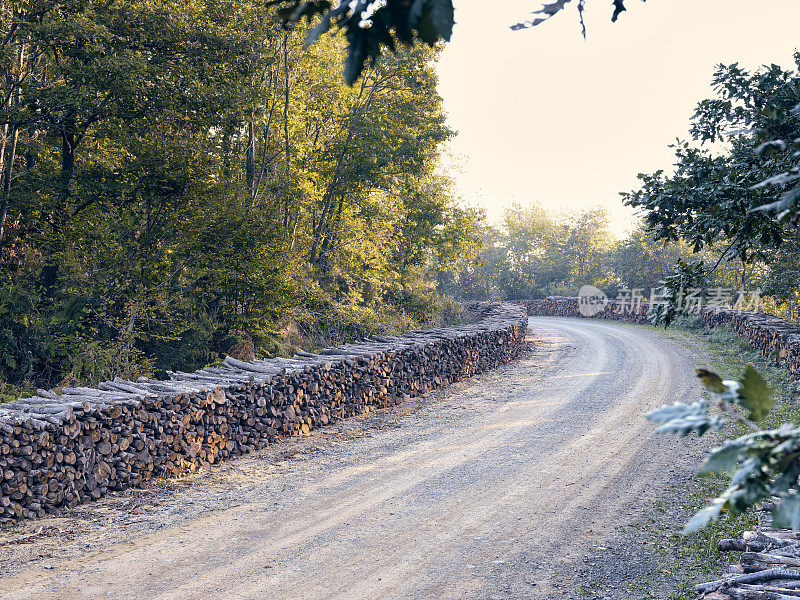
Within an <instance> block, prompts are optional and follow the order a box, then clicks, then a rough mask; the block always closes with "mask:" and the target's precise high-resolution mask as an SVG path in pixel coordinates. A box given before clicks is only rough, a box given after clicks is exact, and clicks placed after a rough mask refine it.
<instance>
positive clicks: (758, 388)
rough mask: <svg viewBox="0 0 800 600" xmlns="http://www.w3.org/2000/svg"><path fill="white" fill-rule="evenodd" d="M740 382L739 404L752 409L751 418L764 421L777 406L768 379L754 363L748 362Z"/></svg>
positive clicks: (749, 409)
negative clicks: (765, 379) (762, 375)
mask: <svg viewBox="0 0 800 600" xmlns="http://www.w3.org/2000/svg"><path fill="white" fill-rule="evenodd" d="M739 382H740V383H741V384H742V385H741V387H740V388H739V404H740V405H741V406H742V407H743V408H745V409H747V410H748V411H750V418H751V419H753V420H754V421H763V420H764V418H765V417H766V416H767V415H768V414H769V412H770V411H771V410H772V407H773V406H775V401H774V400H773V398H772V391H771V390H770V389H769V387H768V386H767V383H766V381H764V378H763V377H761V375H760V374H759V373H758V371H756V369H755V367H753V364H752V363H747V366H746V367H745V369H744V373H743V374H742V377H741V379H739Z"/></svg>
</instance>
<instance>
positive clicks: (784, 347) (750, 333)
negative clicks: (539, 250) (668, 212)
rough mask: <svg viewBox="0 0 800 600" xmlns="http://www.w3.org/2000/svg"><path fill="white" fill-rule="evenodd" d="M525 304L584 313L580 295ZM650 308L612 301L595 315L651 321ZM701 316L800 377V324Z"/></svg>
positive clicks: (705, 310)
mask: <svg viewBox="0 0 800 600" xmlns="http://www.w3.org/2000/svg"><path fill="white" fill-rule="evenodd" d="M521 303H522V304H523V305H524V306H525V308H526V309H527V311H528V314H530V315H547V316H552V317H580V316H581V314H580V312H579V311H578V299H577V298H564V297H557V296H553V297H550V298H545V299H543V300H524V301H522V302H521ZM648 310H649V306H648V303H647V302H643V303H642V305H641V308H640V310H638V311H633V310H631V306H630V303H619V302H614V301H612V302H609V303H608V305H607V306H606V307H605V309H604V310H603V311H601V312H600V313H598V314H597V315H595V316H594V318H597V319H612V320H615V321H625V322H628V323H649V322H650V317H649V316H648ZM697 316H699V317H700V318H701V319H702V320H703V323H704V324H705V325H706V327H707V328H709V329H711V328H714V327H716V326H718V325H722V324H729V325H730V326H731V327H732V328H733V329H734V330H735V331H736V333H737V335H738V336H739V337H741V338H744V339H746V340H747V341H749V342H750V343H751V344H752V345H753V347H755V348H757V349H758V350H759V351H760V352H761V353H762V354H763V355H764V356H767V357H770V358H773V359H774V360H775V361H776V362H778V363H779V364H782V365H783V366H785V367H786V369H787V370H788V371H789V376H790V377H791V378H792V379H798V378H800V327H798V326H797V325H794V324H792V323H788V322H787V321H784V320H783V319H781V318H778V317H773V316H772V315H766V314H762V313H756V312H749V311H743V310H732V309H726V308H716V307H702V308H701V309H700V310H699V311H698V312H697Z"/></svg>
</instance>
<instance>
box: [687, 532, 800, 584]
mask: <svg viewBox="0 0 800 600" xmlns="http://www.w3.org/2000/svg"><path fill="white" fill-rule="evenodd" d="M768 519H769V517H767V520H768ZM717 548H718V549H719V550H720V551H721V552H741V553H742V554H741V556H740V559H739V562H740V564H739V565H734V566H731V567H730V571H731V572H730V574H728V575H726V576H725V577H723V578H722V579H718V580H717V581H710V582H708V583H701V584H699V585H696V586H695V592H696V593H697V594H698V596H699V597H700V598H704V599H705V600H731V599H733V600H797V598H798V597H800V534H798V533H797V532H794V531H786V530H778V529H770V528H763V529H762V528H759V529H757V530H756V531H748V532H745V534H744V536H743V537H742V539H740V540H737V539H729V540H720V541H719V543H718V544H717Z"/></svg>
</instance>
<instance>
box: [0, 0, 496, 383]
mask: <svg viewBox="0 0 800 600" xmlns="http://www.w3.org/2000/svg"><path fill="white" fill-rule="evenodd" d="M2 11H3V12H2V16H1V18H2V20H3V23H2V26H1V27H0V30H2V31H4V32H8V34H7V35H5V36H4V38H3V39H2V41H1V42H0V43H1V44H2V45H1V46H0V60H1V61H2V63H3V73H5V76H4V77H3V79H2V86H3V87H2V104H0V119H1V120H2V122H3V127H2V132H0V133H2V138H1V140H0V142H1V143H0V163H2V165H3V169H2V174H3V177H2V205H1V206H0V249H1V252H2V254H1V255H0V256H1V259H0V269H2V273H1V274H0V324H1V325H0V357H2V360H0V381H2V382H3V383H2V384H0V385H2V386H3V387H4V388H6V392H7V394H13V393H16V392H17V391H19V389H20V388H28V389H30V388H32V387H35V386H39V387H46V388H49V387H53V386H56V385H67V384H69V383H70V382H96V381H98V380H100V379H108V378H113V377H115V376H122V377H136V376H139V375H143V374H148V373H155V374H158V373H163V371H164V370H165V369H176V368H180V369H195V368H199V367H201V366H203V365H205V364H209V363H213V362H214V361H215V360H218V359H219V358H221V357H223V356H224V355H225V354H230V355H233V356H236V357H237V358H240V359H245V360H248V359H251V358H253V357H254V356H271V355H274V354H279V353H281V352H285V351H286V350H287V349H288V347H289V346H290V345H292V344H294V345H298V344H301V343H303V344H306V343H314V342H317V343H319V344H320V345H324V344H335V343H338V342H340V341H343V340H346V339H351V338H354V337H356V336H358V335H363V334H365V333H367V332H370V331H374V330H387V329H388V330H391V329H403V328H409V327H412V326H414V325H417V324H425V323H429V322H431V320H432V319H433V318H434V317H435V314H436V311H437V310H438V308H439V307H440V306H441V305H442V302H441V298H440V296H439V295H438V294H437V292H436V290H435V277H434V270H433V268H432V265H434V264H435V265H436V267H437V268H438V269H447V268H451V267H452V265H454V263H455V261H456V258H457V257H459V258H460V257H464V256H471V255H473V254H474V253H475V252H476V251H477V249H478V246H479V243H480V239H479V237H478V235H477V227H478V223H479V220H480V214H479V213H478V212H477V211H475V210H471V209H466V208H462V207H461V206H460V204H459V203H458V202H457V201H456V199H455V197H454V195H453V194H452V193H451V191H450V188H451V184H450V182H449V181H448V180H447V178H446V177H445V176H443V175H442V174H441V173H439V172H438V171H437V168H436V167H437V157H438V153H439V151H440V146H441V144H442V143H443V142H445V141H446V140H447V139H448V138H449V137H450V136H452V135H453V132H451V131H450V130H449V129H448V128H447V126H446V125H445V115H444V112H443V110H442V106H441V99H440V98H439V96H438V94H437V91H436V84H437V79H436V74H435V71H434V65H435V62H436V60H437V56H438V54H439V52H440V50H441V49H440V48H430V47H424V46H417V47H414V48H410V49H406V50H404V51H401V52H398V53H397V54H389V55H387V56H384V57H383V58H382V59H381V60H380V61H379V62H378V63H376V64H375V65H372V66H370V67H368V68H366V69H365V70H364V72H363V73H362V74H361V76H360V78H359V79H358V81H357V82H355V83H354V85H352V86H350V85H348V84H347V83H346V82H345V81H344V80H343V79H342V75H341V60H342V54H343V48H344V41H343V40H342V38H341V37H334V36H326V37H324V38H323V39H321V40H319V42H318V43H316V44H314V45H313V46H311V47H305V46H304V37H305V31H304V28H292V27H288V28H287V27H285V26H284V24H283V23H282V21H281V20H280V19H279V17H278V16H276V15H275V13H274V10H271V8H270V7H264V6H262V5H261V4H259V3H247V2H238V1H237V2H223V3H221V4H220V3H217V2H200V3H188V4H183V5H180V6H176V5H175V4H174V3H171V2H158V1H157V2H155V3H142V2H135V1H124V2H115V3H111V4H109V3H106V2H93V1H90V2H67V3H55V2H44V3H41V4H39V3H34V4H29V3H25V2H11V3H4V5H3V9H2Z"/></svg>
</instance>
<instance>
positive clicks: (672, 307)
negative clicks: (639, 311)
mask: <svg viewBox="0 0 800 600" xmlns="http://www.w3.org/2000/svg"><path fill="white" fill-rule="evenodd" d="M707 284H708V277H707V275H706V272H705V268H704V265H703V262H702V261H700V262H694V263H690V262H688V261H685V260H683V259H678V262H677V263H676V265H675V269H674V271H673V272H672V273H670V274H669V275H667V276H666V277H665V278H664V279H663V280H662V281H660V282H659V293H658V297H657V298H656V297H654V298H651V301H652V305H651V307H650V313H651V322H652V323H653V325H664V327H668V326H669V325H670V323H672V322H673V321H674V320H675V318H676V317H677V316H678V315H679V314H680V313H681V312H682V310H683V301H684V299H685V297H686V295H687V293H691V292H697V291H700V290H702V289H703V287H704V286H706V285H707Z"/></svg>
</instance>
